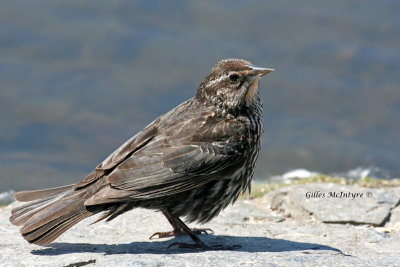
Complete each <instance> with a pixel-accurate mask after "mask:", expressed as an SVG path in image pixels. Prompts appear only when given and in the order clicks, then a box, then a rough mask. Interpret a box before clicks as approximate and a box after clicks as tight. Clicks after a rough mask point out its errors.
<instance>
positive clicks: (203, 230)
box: [149, 228, 214, 239]
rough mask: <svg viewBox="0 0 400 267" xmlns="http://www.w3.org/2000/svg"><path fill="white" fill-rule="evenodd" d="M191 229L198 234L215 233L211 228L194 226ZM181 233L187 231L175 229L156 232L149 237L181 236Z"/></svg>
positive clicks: (183, 233)
mask: <svg viewBox="0 0 400 267" xmlns="http://www.w3.org/2000/svg"><path fill="white" fill-rule="evenodd" d="M191 230H192V232H193V233H194V234H196V235H208V234H214V231H213V230H212V229H210V228H193V229H191ZM207 231H208V232H207ZM180 235H186V233H185V232H183V231H177V230H173V231H169V232H156V233H154V234H152V235H151V236H150V237H149V239H153V237H155V236H158V238H166V237H174V236H180Z"/></svg>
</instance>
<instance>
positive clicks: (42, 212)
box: [10, 59, 274, 249]
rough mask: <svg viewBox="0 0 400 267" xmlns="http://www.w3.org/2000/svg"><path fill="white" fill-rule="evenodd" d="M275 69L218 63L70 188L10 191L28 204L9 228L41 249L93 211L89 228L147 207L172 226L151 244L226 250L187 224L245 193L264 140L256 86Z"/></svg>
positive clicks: (202, 219) (16, 211) (242, 62)
mask: <svg viewBox="0 0 400 267" xmlns="http://www.w3.org/2000/svg"><path fill="white" fill-rule="evenodd" d="M273 70H274V69H270V68H260V67H257V66H255V65H253V64H252V63H250V62H249V61H246V60H243V59H224V60H220V61H219V62H218V63H216V64H215V65H214V67H213V68H212V70H211V72H210V73H209V74H208V75H207V76H206V77H205V78H204V80H203V81H202V82H201V83H200V85H199V87H198V90H197V93H196V94H195V95H194V97H192V98H190V99H189V100H187V101H185V102H183V103H182V104H180V105H178V106H177V107H175V108H174V109H172V110H171V111H169V112H167V113H165V114H164V115H161V116H160V117H158V118H156V119H155V120H154V121H153V122H151V123H150V124H148V125H147V126H146V127H145V128H144V129H143V130H142V131H140V132H139V133H137V134H136V135H134V136H133V137H132V138H130V139H129V140H127V141H126V142H125V143H123V144H122V145H121V146H120V147H119V148H117V149H116V150H115V151H114V152H113V153H111V154H110V155H109V156H108V157H107V158H106V159H105V160H104V161H103V162H101V163H100V164H99V165H98V166H97V167H96V168H95V169H94V170H93V171H92V172H91V173H89V174H88V175H87V176H86V177H84V178H83V179H82V180H80V181H79V182H77V183H76V184H71V185H66V186H62V187H57V188H51V189H44V190H33V191H21V192H17V193H15V199H16V200H17V201H19V202H26V203H24V204H22V205H21V206H17V207H16V208H14V209H13V210H12V211H11V216H10V222H11V223H12V224H13V225H16V226H19V227H20V232H21V234H22V236H23V238H24V239H26V240H27V241H28V242H29V243H33V244H37V245H47V244H50V243H51V242H53V241H54V240H55V239H56V238H57V237H59V236H60V235H61V234H63V233H64V232H65V231H67V230H68V229H69V228H71V227H72V226H74V225H75V224H77V223H78V222H80V221H81V220H83V219H85V218H87V217H90V216H92V215H95V214H97V213H102V214H101V216H100V218H98V219H97V220H96V221H95V222H94V223H97V222H99V221H102V220H106V221H110V220H112V219H114V218H116V217H117V216H119V215H121V214H123V213H125V212H127V211H129V210H131V209H134V208H145V209H151V210H156V211H160V212H162V213H163V214H164V216H165V217H166V219H167V220H168V221H169V223H170V224H171V225H172V227H173V230H172V231H170V232H157V233H155V234H154V235H153V236H151V238H152V237H154V236H158V237H159V238H162V237H170V236H171V237H172V236H176V235H181V234H184V235H189V236H190V237H191V239H192V241H193V242H194V243H193V244H186V243H178V242H175V243H173V244H171V246H178V247H180V248H194V249H232V248H231V247H229V246H224V245H215V246H208V245H206V244H205V243H204V242H203V241H202V240H201V239H200V238H199V237H198V236H197V235H198V234H202V233H207V230H210V229H191V228H189V227H188V226H187V225H186V223H191V222H198V223H206V222H209V221H210V220H211V219H213V218H214V217H216V216H217V215H218V214H219V213H220V212H221V211H222V210H223V209H225V208H226V207H227V206H228V205H229V204H233V203H234V202H235V201H236V200H237V199H238V197H239V195H240V194H242V193H245V192H246V191H247V190H249V192H250V187H251V180H252V177H253V174H254V168H255V165H256V160H257V158H258V154H259V151H260V148H261V137H262V134H263V112H262V109H263V107H262V102H261V99H260V96H259V91H258V85H259V80H260V78H261V77H263V76H264V75H266V74H267V73H270V72H272V71H273ZM181 218H184V221H185V222H184V221H182V219H181Z"/></svg>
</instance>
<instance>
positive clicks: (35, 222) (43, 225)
mask: <svg viewBox="0 0 400 267" xmlns="http://www.w3.org/2000/svg"><path fill="white" fill-rule="evenodd" d="M103 187H104V182H101V181H98V182H97V183H94V184H91V185H89V186H88V187H86V188H82V189H78V190H75V189H74V188H73V186H63V187H58V188H52V189H46V190H39V191H24V192H19V193H17V194H16V195H15V198H16V199H17V200H19V201H31V202H28V203H26V204H23V205H22V206H20V207H17V208H15V209H13V210H12V211H11V217H10V222H11V223H12V224H14V225H18V226H22V227H21V234H22V236H23V237H24V238H25V239H26V240H27V241H28V242H30V243H35V244H39V245H45V244H49V243H51V242H52V241H54V240H55V239H56V238H57V237H59V236H60V235H61V234H62V233H64V232H65V231H67V230H68V229H69V228H71V227H72V226H73V225H75V224H77V223H78V222H80V221H81V220H83V219H85V218H87V217H89V216H92V215H94V214H96V213H98V212H101V211H103V210H109V209H112V210H115V209H116V207H114V206H115V204H113V207H111V206H110V207H109V206H104V205H103V206H90V207H86V206H85V204H84V203H85V201H86V200H87V199H88V198H89V197H91V196H92V195H93V194H95V193H96V192H97V191H99V190H100V189H101V188H103ZM30 194H32V195H30Z"/></svg>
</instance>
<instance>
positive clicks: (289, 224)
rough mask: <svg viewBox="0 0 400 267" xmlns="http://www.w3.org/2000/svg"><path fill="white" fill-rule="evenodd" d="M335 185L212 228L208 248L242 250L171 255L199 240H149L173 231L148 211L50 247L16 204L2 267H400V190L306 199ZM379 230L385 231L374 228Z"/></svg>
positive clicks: (298, 192) (285, 197) (83, 229)
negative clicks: (38, 240)
mask: <svg viewBox="0 0 400 267" xmlns="http://www.w3.org/2000/svg"><path fill="white" fill-rule="evenodd" d="M335 186H337V185H332V184H307V185H301V186H299V185H296V186H290V187H286V188H283V189H280V190H276V191H273V192H271V193H269V194H268V195H266V196H264V197H262V198H258V199H255V200H242V201H239V202H238V203H236V204H235V205H234V206H231V207H229V208H227V209H226V210H225V211H223V212H222V213H221V214H220V215H219V216H218V217H217V218H216V219H214V220H213V221H211V222H210V223H208V224H207V225H205V227H207V228H212V229H213V230H214V232H215V234H214V235H203V236H201V237H200V238H201V239H202V240H203V241H204V242H205V243H206V244H208V245H213V244H228V245H241V248H239V249H236V250H233V251H200V250H199V251H193V250H189V249H179V248H176V247H172V248H170V249H168V245H170V244H171V243H173V242H177V241H178V242H188V243H189V242H191V240H190V239H189V238H188V237H186V236H182V237H177V238H167V239H155V240H149V239H148V238H149V236H150V235H151V234H152V233H154V232H157V231H166V230H169V229H170V226H169V224H168V222H167V221H166V219H165V218H164V217H163V216H162V215H161V214H160V213H157V212H154V211H149V210H143V209H136V210H133V211H131V212H128V213H126V214H124V215H122V216H120V217H118V218H116V219H115V220H113V221H111V222H108V223H103V222H101V223H98V224H95V225H90V226H89V225H88V224H89V223H90V222H92V221H94V219H95V218H89V219H87V220H85V221H83V222H81V223H79V224H78V225H76V226H75V227H73V228H72V229H70V230H69V231H67V232H66V233H65V234H64V235H62V236H61V237H60V238H58V239H57V240H56V242H55V243H53V244H51V245H49V246H36V245H31V244H28V243H27V242H26V241H25V240H24V239H23V238H22V237H21V236H20V234H19V231H18V228H17V227H15V226H12V225H10V223H9V222H8V216H9V214H10V210H11V209H12V207H14V206H16V205H18V203H12V204H11V205H9V206H6V207H3V208H0V236H1V241H0V266H354V265H363V266H398V265H400V252H399V249H398V248H399V247H400V206H399V205H398V202H399V198H398V197H399V195H400V194H399V192H400V191H399V190H400V189H399V188H389V189H379V190H378V189H373V190H370V189H368V190H369V191H371V192H372V196H371V197H370V199H362V200H365V201H362V200H361V199H360V200H356V199H351V198H340V199H334V200H332V199H328V198H319V199H318V201H317V200H316V199H315V198H314V199H312V198H309V199H307V198H306V196H305V195H302V194H303V193H304V192H314V191H315V190H316V191H320V192H331V191H332V190H336V189H337V188H336V187H335ZM340 190H346V191H348V192H352V193H358V192H364V188H359V187H340ZM375 190H376V191H375ZM313 201H315V203H313ZM355 201H358V202H357V203H356V202H355ZM355 203H356V204H355ZM371 203H373V204H371ZM366 206H368V208H366ZM333 207H336V208H333ZM370 207H376V208H374V210H381V211H380V212H383V210H385V212H387V214H386V217H385V216H384V215H379V216H382V217H385V218H386V219H384V221H383V222H382V223H379V220H376V221H374V220H370V217H371V216H366V215H365V213H366V212H367V211H368V209H371V208H370ZM382 207H384V208H382ZM329 212H336V213H337V214H336V215H335V216H337V218H336V217H335V220H336V221H338V220H339V219H340V220H342V221H340V223H324V222H322V220H325V217H324V216H325V215H326V216H327V218H330V217H329ZM311 213H312V214H311ZM367 213H368V212H367ZM383 213H384V212H383ZM321 214H323V215H321ZM343 214H347V215H346V216H347V217H346V216H345V215H343ZM348 216H351V217H348ZM374 216H375V215H374ZM376 216H378V215H376ZM341 218H342V219H341ZM355 218H357V220H355ZM364 220H365V221H364ZM378 224H379V225H381V227H374V226H371V225H378ZM191 226H192V227H194V226H197V227H201V225H191Z"/></svg>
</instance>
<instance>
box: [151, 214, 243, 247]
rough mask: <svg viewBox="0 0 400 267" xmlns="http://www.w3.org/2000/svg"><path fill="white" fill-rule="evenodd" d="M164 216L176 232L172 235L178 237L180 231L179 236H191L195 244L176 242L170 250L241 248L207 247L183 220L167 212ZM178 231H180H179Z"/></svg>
mask: <svg viewBox="0 0 400 267" xmlns="http://www.w3.org/2000/svg"><path fill="white" fill-rule="evenodd" d="M163 214H164V215H165V217H166V218H167V219H168V221H169V222H170V223H171V225H172V227H174V230H173V231H171V232H172V235H176V234H174V233H175V232H176V231H179V234H181V235H182V234H186V235H189V236H190V238H191V239H192V240H193V241H194V243H195V244H187V243H181V242H174V243H172V244H171V245H169V246H168V248H171V247H173V246H178V247H179V248H190V249H209V250H232V249H237V248H240V247H241V246H240V245H234V246H224V245H215V246H212V247H210V246H207V245H206V244H204V242H203V241H201V240H200V238H198V237H197V235H196V233H195V232H194V231H193V230H192V229H190V228H189V227H187V225H186V224H185V223H184V222H182V220H181V219H179V217H173V216H172V215H171V214H169V213H168V212H166V211H165V212H163ZM177 229H179V230H177ZM201 230H202V231H204V232H205V233H207V231H206V230H205V229H204V230H203V229H201ZM207 230H209V229H207ZM168 233H170V232H167V234H168ZM157 234H158V233H156V234H154V235H157ZM154 235H153V236H154ZM153 236H152V237H153ZM163 237H164V236H163Z"/></svg>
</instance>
